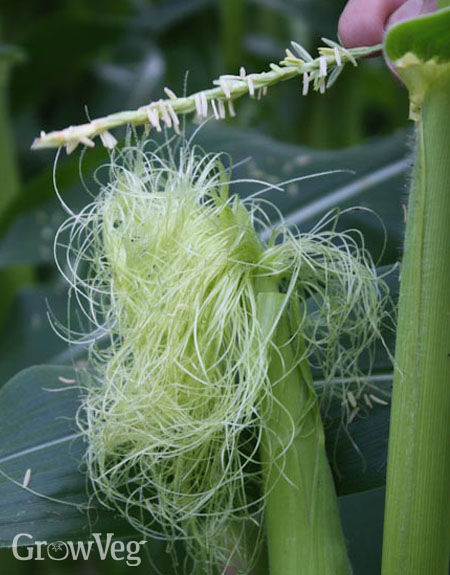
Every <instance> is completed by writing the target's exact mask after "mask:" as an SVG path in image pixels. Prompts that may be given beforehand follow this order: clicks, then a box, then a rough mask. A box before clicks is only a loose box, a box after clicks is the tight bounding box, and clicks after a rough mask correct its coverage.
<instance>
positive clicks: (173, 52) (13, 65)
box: [0, 0, 410, 575]
mask: <svg viewBox="0 0 450 575" xmlns="http://www.w3.org/2000/svg"><path fill="white" fill-rule="evenodd" d="M343 5H344V2H343V1H342V0H334V1H333V0H247V1H245V2H244V1H242V2H241V1H236V0H230V1H227V0H222V1H220V2H219V1H217V0H216V1H214V0H160V1H153V2H151V1H150V0H108V1H106V0H99V1H97V2H91V1H89V0H62V1H58V2H57V1H50V0H46V1H43V0H26V1H25V0H15V1H14V2H13V1H11V0H5V1H4V2H2V7H1V9H0V28H1V30H0V285H1V295H2V297H1V298H0V386H2V390H1V395H2V397H1V400H0V406H1V413H0V430H1V432H0V472H3V473H6V474H8V476H9V477H10V478H13V479H14V480H16V481H18V482H19V483H21V481H22V479H23V476H24V473H25V471H26V469H28V468H31V469H32V480H31V483H30V487H31V488H32V489H33V490H35V491H37V492H39V493H44V494H46V495H49V496H51V497H56V498H59V499H64V500H67V501H70V502H77V503H79V502H84V503H85V502H86V501H87V496H86V485H85V478H84V476H83V469H82V468H80V465H79V459H80V455H81V454H82V451H83V445H82V443H81V441H80V440H79V439H76V438H75V439H70V440H67V441H60V440H61V439H62V438H65V437H70V436H71V434H73V433H76V429H75V427H74V422H73V417H74V414H75V411H76V408H77V405H78V397H77V390H76V389H75V388H71V387H70V386H68V388H67V390H65V391H60V392H49V391H45V390H47V389H54V388H61V383H58V381H59V380H58V376H61V375H62V376H65V377H71V376H72V374H73V373H74V370H76V369H77V368H78V367H80V366H81V365H82V364H83V362H84V361H85V352H84V350H83V349H68V348H67V346H66V344H65V343H64V342H63V341H62V340H61V339H59V338H58V337H57V336H56V335H55V333H54V332H53V331H52V330H51V328H50V325H49V322H48V319H47V311H48V309H51V310H52V313H54V314H55V315H56V317H58V318H59V319H61V320H62V321H64V320H65V317H66V313H67V298H66V296H67V290H66V286H65V285H64V283H63V281H62V280H61V278H60V277H59V276H58V274H57V272H56V270H55V266H54V264H53V254H52V242H53V236H54V233H55V231H56V229H57V227H58V225H59V224H60V223H61V222H62V220H63V217H64V213H63V211H62V209H61V207H60V206H59V204H58V202H57V201H56V199H55V197H54V191H53V183H52V169H53V160H54V152H53V151H46V152H31V151H30V145H31V142H32V140H33V138H34V137H35V136H36V135H37V134H38V133H39V131H40V130H41V129H44V130H46V131H49V130H52V129H57V128H63V127H65V126H67V125H69V124H76V123H81V122H83V121H85V119H86V117H87V115H88V116H89V117H96V116H99V115H102V114H106V113H110V112H114V111H119V110H122V109H129V108H135V107H138V106H141V105H143V104H146V103H148V102H149V101H151V100H153V99H158V98H159V97H160V96H161V94H162V90H163V87H164V86H169V87H170V88H172V89H173V90H174V91H175V92H176V93H177V94H182V93H183V91H184V90H185V89H186V90H188V91H189V92H193V91H196V90H199V89H201V88H204V87H206V86H207V85H209V84H210V83H211V81H212V80H213V79H214V78H216V77H218V75H219V74H221V73H224V72H230V73H236V72H237V71H238V69H239V66H241V65H244V66H245V67H246V69H247V71H249V72H252V71H260V70H263V69H265V68H267V66H268V63H269V62H270V61H277V60H279V59H281V58H282V56H283V52H284V49H285V48H286V47H288V45H289V42H290V40H296V41H298V42H300V43H301V44H303V45H304V46H305V47H306V48H307V49H308V50H310V51H311V52H312V53H314V50H315V48H316V47H317V46H318V45H320V37H321V36H327V37H330V38H333V39H335V35H336V25H337V20H338V16H339V13H340V10H341V9H342V7H343ZM300 93H301V86H300V84H299V83H298V82H296V81H291V82H287V83H286V84H284V85H280V86H278V87H275V88H272V89H271V90H270V91H269V94H268V95H267V97H266V98H264V99H263V100H262V101H260V102H255V101H252V100H250V99H244V100H242V101H240V102H238V103H237V112H238V113H237V117H236V118H235V119H233V120H232V121H227V122H226V125H225V124H218V123H217V122H210V123H209V124H208V125H207V126H206V127H205V128H204V129H203V130H202V131H201V132H200V134H199V135H198V137H197V141H198V142H199V143H200V144H201V145H202V146H203V147H205V148H206V149H207V150H211V151H215V150H217V151H225V152H227V153H229V154H230V156H231V158H232V160H233V162H234V163H239V162H240V161H241V160H244V159H246V158H249V157H250V159H248V160H247V161H246V162H245V163H243V164H242V165H240V166H239V167H238V168H237V169H236V172H235V175H236V177H246V178H249V177H250V178H258V179H265V180H268V181H270V182H279V181H284V180H288V179H291V178H295V177H299V176H303V175H308V174H311V173H314V172H317V171H322V170H331V169H343V170H347V171H346V172H342V173H338V174H334V175H332V176H327V177H321V178H317V179H312V180H306V181H305V182H298V183H292V184H290V185H288V186H287V188H286V192H284V193H280V192H274V191H271V192H268V193H266V194H265V195H266V197H268V198H270V200H271V201H273V202H274V203H276V204H277V206H278V207H279V208H280V209H281V211H282V212H283V214H284V215H285V216H286V217H287V218H289V219H290V221H292V222H295V223H297V224H298V225H299V226H300V228H301V229H304V230H306V229H310V228H311V227H312V226H313V225H314V223H315V222H317V221H318V220H319V219H320V218H321V217H322V216H323V215H324V213H325V212H326V211H327V210H329V209H332V208H334V207H336V206H339V207H340V208H347V207H351V206H358V207H359V208H363V209H358V210H352V211H350V212H348V213H347V214H345V215H344V216H343V218H342V223H341V225H342V226H343V227H349V226H350V227H356V228H358V229H360V230H361V231H363V233H364V235H365V238H366V242H367V247H368V248H369V249H370V251H371V252H372V254H373V256H374V258H375V259H376V260H377V263H378V265H380V266H387V268H385V269H388V267H390V266H393V265H395V264H396V262H397V261H398V260H399V257H400V255H401V245H402V233H403V219H404V212H403V204H404V203H405V198H404V194H405V189H406V183H407V181H406V176H405V174H406V172H407V170H408V167H409V164H410V153H409V149H408V130H407V111H408V105H407V96H406V94H405V92H404V91H403V89H402V88H401V86H400V85H399V84H398V83H397V82H396V81H394V80H393V78H392V77H391V75H390V73H389V72H388V71H387V68H386V66H385V65H384V63H383V61H382V60H381V59H372V60H368V61H365V62H363V63H362V64H361V65H360V67H359V68H358V69H355V68H353V67H347V69H346V70H345V71H344V73H343V75H342V77H341V78H340V79H339V81H338V82H337V84H336V85H335V86H334V87H333V88H332V89H331V90H330V91H329V92H327V93H326V94H325V95H324V96H321V95H318V94H316V93H314V94H311V95H309V96H308V97H307V98H303V97H302V96H301V94H300ZM187 129H188V130H189V129H190V128H189V126H188V128H187ZM119 133H120V132H119ZM122 135H123V133H122ZM105 160H107V154H106V152H105V151H104V150H102V149H100V148H96V149H94V150H89V151H88V152H87V153H86V154H85V156H84V158H83V161H82V166H81V170H82V173H83V177H84V179H85V184H86V186H87V187H88V188H89V190H90V191H91V192H92V193H95V191H96V183H95V181H94V178H93V171H94V169H95V168H96V167H97V166H98V165H99V164H101V163H102V162H104V161H105ZM79 162H80V154H79V153H75V154H74V155H73V156H70V157H66V156H65V154H62V156H61V160H60V162H59V165H58V170H57V181H58V186H59V188H60V190H61V192H62V194H63V195H64V198H65V200H66V201H67V202H68V203H69V204H70V206H71V207H72V208H73V209H76V208H79V207H81V206H82V205H83V204H84V203H86V202H87V201H88V199H89V196H88V194H87V193H86V191H85V190H84V189H83V185H82V182H81V180H80V174H79V171H80V166H79ZM348 170H352V172H349V171H348ZM234 191H238V192H239V193H241V194H243V195H245V194H248V193H249V192H250V191H255V189H254V188H250V187H248V186H247V187H246V186H240V187H239V188H238V187H237V186H236V187H235V188H234ZM366 208H369V209H370V210H374V212H375V213H376V214H377V215H378V217H376V216H375V215H374V214H372V213H370V212H369V211H367V209H366ZM380 218H381V219H382V221H383V223H384V228H385V230H384V229H383V226H382V225H381V224H380ZM385 232H386V233H385ZM385 236H386V238H387V243H386V245H385V246H384V243H385ZM389 281H390V283H391V285H392V290H393V295H394V296H395V293H396V288H397V276H396V275H395V274H393V275H392V276H391V277H390V280H389ZM386 335H387V336H388V338H389V341H390V342H391V343H392V334H386ZM45 364H49V365H50V364H51V366H52V367H49V366H45ZM35 365H41V367H34V368H31V369H29V368H30V366H35ZM21 370H25V371H21ZM18 372H20V373H19V375H15V374H17V373H18ZM374 375H375V376H376V377H378V380H377V381H383V382H384V383H383V385H385V386H387V388H388V387H389V381H390V365H389V362H388V361H387V358H386V356H385V355H383V354H382V353H381V354H380V355H379V357H378V359H377V363H376V366H375V372H374ZM8 380H9V381H8ZM7 382H8V383H7ZM366 415H367V417H365V418H363V419H359V420H356V421H355V423H353V424H351V425H350V427H349V434H348V435H346V434H343V433H342V428H341V426H340V425H339V422H340V419H339V418H340V409H339V406H332V408H331V409H330V412H329V421H328V423H327V433H328V438H327V441H328V445H329V454H330V459H331V460H332V462H333V466H334V472H335V478H336V484H337V488H338V491H339V494H340V495H341V497H340V505H341V512H342V517H343V523H344V530H345V534H346V537H347V539H348V541H349V549H350V555H351V558H352V562H353V566H354V569H355V573H361V574H364V575H370V574H371V573H374V574H376V573H378V572H379V564H380V546H381V523H382V512H383V485H384V480H385V458H386V444H387V428H388V408H386V407H384V406H376V407H375V408H374V410H373V411H371V412H370V414H369V413H368V414H366ZM55 441H56V443H55ZM48 444H50V445H48ZM35 448H36V449H35ZM29 449H33V451H32V452H31V453H30V452H29V451H28V450H29ZM0 484H1V490H0V526H1V527H0V545H1V546H7V545H9V544H10V541H11V539H12V537H13V536H14V534H15V533H17V532H18V531H28V532H31V533H33V535H35V537H41V538H43V539H46V538H47V539H48V540H49V541H50V540H54V539H64V538H65V537H66V538H72V539H75V538H82V537H83V536H86V533H87V531H86V529H87V528H88V522H87V517H86V515H85V514H81V513H79V512H78V511H77V510H76V508H75V507H73V506H64V505H62V504H57V503H54V502H50V501H47V500H44V499H42V498H39V497H37V496H36V495H33V494H32V493H29V492H27V491H25V490H23V489H22V488H21V487H19V486H17V485H16V484H14V483H12V482H11V481H10V479H8V478H6V476H4V475H2V477H0ZM94 515H95V526H96V529H97V530H99V531H103V532H106V531H107V530H108V529H110V530H113V531H114V532H115V533H116V534H118V535H119V534H125V533H127V532H128V531H127V528H126V526H124V525H123V524H121V522H118V521H117V518H114V517H112V516H111V515H110V514H108V513H106V512H105V511H100V510H95V511H94ZM363 527H364V528H363ZM150 555H151V558H152V560H153V562H154V563H155V564H156V565H157V566H158V567H159V569H160V570H161V572H163V573H167V574H168V573H170V566H169V561H168V558H167V556H166V555H165V553H164V545H163V544H162V543H160V542H159V543H158V542H152V544H151V547H150ZM144 563H145V565H143V567H142V568H134V569H135V572H138V571H142V572H143V571H144V569H145V572H146V573H151V572H153V571H151V568H150V567H148V564H147V563H146V562H144ZM31 568H32V570H33V573H37V574H38V573H39V574H53V573H55V574H56V573H59V572H62V571H64V572H65V573H66V572H67V573H81V572H83V570H84V569H86V563H85V562H82V561H81V562H69V561H65V562H64V564H58V563H56V562H51V561H48V560H47V561H45V562H41V563H33V564H32V565H31V564H30V563H28V562H23V563H20V562H18V561H16V560H15V559H14V558H13V557H12V554H11V552H10V550H8V549H4V550H2V551H1V553H0V569H1V570H2V572H3V571H4V572H8V573H12V574H14V573H17V574H19V573H28V572H31V571H30V569H31ZM89 569H90V571H89V572H90V573H105V572H108V573H111V574H113V573H115V572H118V573H119V572H120V573H123V570H124V569H125V568H124V566H123V564H121V563H114V562H113V561H109V562H104V561H100V560H96V559H93V560H91V561H90V562H89ZM129 569H133V568H129ZM154 572H155V573H156V571H154Z"/></svg>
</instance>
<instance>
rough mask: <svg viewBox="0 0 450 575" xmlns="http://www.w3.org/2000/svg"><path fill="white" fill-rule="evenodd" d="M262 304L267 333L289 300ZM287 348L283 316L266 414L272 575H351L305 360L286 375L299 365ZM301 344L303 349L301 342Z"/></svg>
mask: <svg viewBox="0 0 450 575" xmlns="http://www.w3.org/2000/svg"><path fill="white" fill-rule="evenodd" d="M258 298H259V300H258V309H259V317H260V321H261V325H262V327H263V330H264V332H268V331H269V330H270V328H271V327H272V326H273V324H274V320H275V317H276V315H277V314H278V312H279V310H280V308H281V306H282V304H283V301H284V299H285V296H284V295H282V294H280V293H276V292H274V291H268V292H266V293H264V292H263V293H260V294H259V296H258ZM297 305H298V303H297ZM289 340H290V326H289V318H288V316H287V313H286V312H285V313H284V314H283V316H282V317H281V319H280V322H279V324H278V326H277V329H276V332H275V334H274V336H273V338H272V341H274V343H275V344H276V346H277V347H278V348H279V349H280V353H276V352H274V353H273V354H272V358H271V363H270V368H269V377H270V380H271V381H272V382H273V384H274V390H273V394H274V398H275V401H274V403H273V405H272V406H271V409H270V410H269V411H268V413H269V415H268V421H267V426H268V429H269V430H270V432H268V433H266V435H265V438H264V440H263V446H262V450H261V451H262V459H263V462H265V465H266V493H267V503H266V515H265V522H266V532H267V533H266V534H267V546H268V555H269V566H270V569H269V572H270V575H328V574H330V575H341V574H342V575H344V574H345V575H347V574H348V573H350V566H349V562H348V558H347V553H346V549H345V542H344V537H343V533H342V529H341V525H340V518H339V511H338V505H337V497H336V492H335V488H334V483H333V478H332V475H331V470H330V467H329V464H328V460H327V456H326V452H325V440H324V431H323V427H322V421H321V418H320V412H319V406H318V402H317V397H316V394H315V392H314V389H313V385H312V377H311V372H310V368H309V364H308V362H307V360H306V359H305V360H304V361H303V362H302V363H301V365H300V366H299V367H298V366H297V367H295V368H294V369H293V370H292V371H291V372H290V373H288V374H286V368H288V370H289V367H290V366H293V365H294V353H293V349H292V347H291V343H290V342H289ZM299 344H300V345H302V342H299V341H297V342H296V345H299ZM293 423H294V424H295V436H294V437H293V427H292V425H293ZM283 451H284V452H285V453H284V455H282V453H283ZM280 456H281V457H280ZM274 458H275V462H274ZM283 463H284V465H283ZM280 465H281V466H282V473H281V474H280V468H279V466H280Z"/></svg>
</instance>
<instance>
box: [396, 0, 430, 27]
mask: <svg viewBox="0 0 450 575" xmlns="http://www.w3.org/2000/svg"><path fill="white" fill-rule="evenodd" d="M437 3H438V0H407V2H405V3H404V4H402V5H401V6H400V7H399V8H398V9H397V10H395V12H393V13H392V14H391V16H390V17H389V18H388V20H387V23H386V26H385V30H387V29H388V28H390V27H391V26H393V25H394V24H397V23H398V22H401V21H402V20H408V19H409V18H415V17H416V16H421V15H422V14H429V13H430V12H434V11H435V10H436V9H437Z"/></svg>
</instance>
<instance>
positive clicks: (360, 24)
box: [338, 0, 405, 48]
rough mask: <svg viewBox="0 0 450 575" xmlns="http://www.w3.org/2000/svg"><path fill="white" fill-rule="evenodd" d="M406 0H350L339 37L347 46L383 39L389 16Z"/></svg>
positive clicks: (366, 43) (342, 17)
mask: <svg viewBox="0 0 450 575" xmlns="http://www.w3.org/2000/svg"><path fill="white" fill-rule="evenodd" d="M404 2H405V0H350V1H349V2H347V5H346V6H345V8H344V11H343V12H342V14H341V17H340V19H339V25H338V34H339V39H340V41H341V42H342V44H343V45H344V46H346V47H347V48H353V47H355V46H373V45H374V44H378V43H380V42H382V41H383V35H384V29H385V25H386V22H387V20H388V18H389V17H390V16H391V14H392V13H393V12H395V11H396V10H397V9H398V8H399V7H400V6H401V5H402V4H403V3H404Z"/></svg>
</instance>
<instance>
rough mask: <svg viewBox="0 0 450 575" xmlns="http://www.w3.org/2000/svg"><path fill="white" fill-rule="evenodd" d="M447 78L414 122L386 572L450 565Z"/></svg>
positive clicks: (442, 569)
mask: <svg viewBox="0 0 450 575" xmlns="http://www.w3.org/2000/svg"><path fill="white" fill-rule="evenodd" d="M449 94H450V78H449V76H448V75H447V76H445V77H441V78H440V80H439V81H437V82H435V83H434V84H433V86H431V87H430V89H429V91H428V93H427V96H426V98H425V100H424V102H423V104H422V116H421V118H420V119H419V121H418V125H417V155H416V166H415V172H414V177H413V184H412V189H411V195H410V200H409V208H408V222H407V226H406V237H405V252H404V253H405V255H404V261H403V264H402V270H401V290H400V299H399V318H398V330H397V344H396V372H395V377H394V391H393V402H392V412H391V430H390V439H389V457H388V474H387V501H386V512H385V528H384V547H383V570H382V573H383V575H400V574H402V575H403V574H408V575H424V574H425V573H430V575H431V574H433V575H440V574H442V575H444V574H445V575H447V573H448V560H449V550H450V514H449V502H450V451H449V449H448V429H449V427H448V426H449V421H450V394H449V389H448V385H449V383H450V303H449V302H450V300H449V287H450V156H449V151H450V129H449V127H450V97H449Z"/></svg>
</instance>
